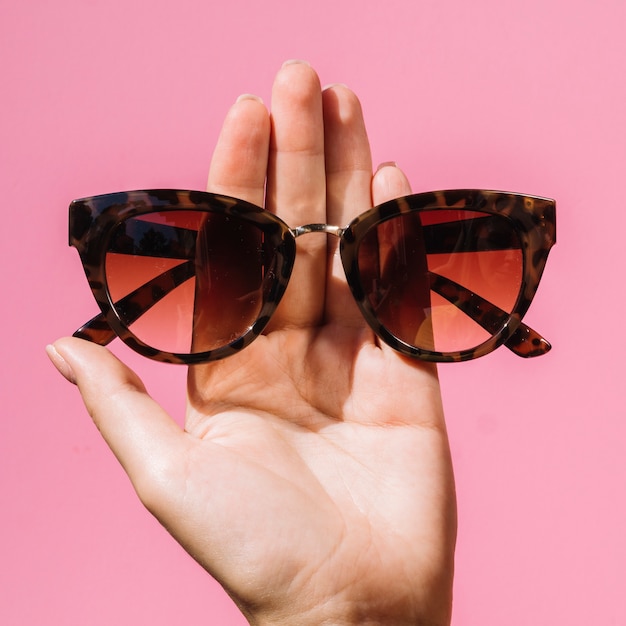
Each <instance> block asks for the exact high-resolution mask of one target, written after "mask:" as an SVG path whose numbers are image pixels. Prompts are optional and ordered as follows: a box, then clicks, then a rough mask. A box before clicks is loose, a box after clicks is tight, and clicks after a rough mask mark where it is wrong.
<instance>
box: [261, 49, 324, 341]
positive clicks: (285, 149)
mask: <svg viewBox="0 0 626 626" xmlns="http://www.w3.org/2000/svg"><path fill="white" fill-rule="evenodd" d="M271 119H272V132H271V137H270V153H269V166H268V179H267V199H266V206H267V208H268V209H269V210H270V211H273V212H274V213H276V214H277V215H278V216H280V217H281V218H282V219H283V220H284V221H285V222H286V223H287V224H288V225H289V226H290V227H292V228H293V227H296V226H301V225H303V224H311V223H319V222H322V223H323V222H325V221H326V174H325V166H324V120H323V112H322V93H321V87H320V82H319V78H318V76H317V74H316V73H315V71H314V70H313V69H312V68H311V67H310V66H309V65H308V64H307V63H304V62H300V61H288V62H287V63H285V64H284V65H283V67H282V68H281V69H280V71H279V72H278V74H277V76H276V80H275V81H274V86H273V89H272V107H271ZM297 248H298V252H297V255H296V262H295V265H294V269H293V273H292V276H291V280H290V282H289V287H288V289H287V291H286V293H285V296H284V298H283V300H282V302H281V304H280V306H279V308H278V310H277V312H276V314H275V316H274V318H273V319H272V323H271V326H270V328H271V329H276V328H285V327H287V328H294V327H295V328H302V327H307V326H315V325H317V324H318V323H319V322H320V321H321V319H322V315H323V311H324V283H325V276H326V236H325V235H322V234H318V233H315V234H311V235H307V236H305V237H302V238H301V239H298V246H297Z"/></svg>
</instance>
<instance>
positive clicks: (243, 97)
mask: <svg viewBox="0 0 626 626" xmlns="http://www.w3.org/2000/svg"><path fill="white" fill-rule="evenodd" d="M242 100H256V101H257V102H260V103H261V104H263V100H262V99H261V98H259V96H255V95H254V94H253V93H242V94H241V95H240V96H239V97H238V98H237V100H236V101H235V102H241V101H242Z"/></svg>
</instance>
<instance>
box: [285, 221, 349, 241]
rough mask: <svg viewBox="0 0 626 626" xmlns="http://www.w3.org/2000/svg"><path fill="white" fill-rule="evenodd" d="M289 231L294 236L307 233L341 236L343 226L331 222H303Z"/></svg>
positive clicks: (343, 229)
mask: <svg viewBox="0 0 626 626" xmlns="http://www.w3.org/2000/svg"><path fill="white" fill-rule="evenodd" d="M290 231H291V234H292V235H293V236H294V238H295V237H300V235H306V234H308V233H326V234H327V235H334V236H335V237H341V236H342V235H343V233H344V231H345V228H341V227H340V226H333V225H332V224H304V225H303V226H298V227H297V228H291V229H290Z"/></svg>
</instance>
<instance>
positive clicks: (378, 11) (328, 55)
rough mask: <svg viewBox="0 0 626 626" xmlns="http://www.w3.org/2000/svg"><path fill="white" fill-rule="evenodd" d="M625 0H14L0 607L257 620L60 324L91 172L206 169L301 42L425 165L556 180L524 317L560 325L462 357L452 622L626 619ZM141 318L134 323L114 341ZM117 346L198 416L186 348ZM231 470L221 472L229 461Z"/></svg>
mask: <svg viewBox="0 0 626 626" xmlns="http://www.w3.org/2000/svg"><path fill="white" fill-rule="evenodd" d="M624 7H625V5H624V3H623V2H621V0H612V1H611V0H600V1H598V2H593V3H592V2H571V1H566V0H526V1H524V2H520V1H519V0H515V1H512V0H473V1H472V2H466V1H465V0H456V1H446V0H416V1H409V0H404V1H400V0H384V1H379V2H373V1H367V0H360V1H357V0H353V1H345V2H342V1H341V0H315V2H297V1H294V0H265V1H264V2H252V1H246V0H226V1H224V2H220V3H217V2H211V1H206V0H178V1H177V2H166V1H164V0H152V1H150V2H147V1H146V2H140V1H138V0H131V1H128V0H89V1H86V0H64V1H62V2H44V1H43V0H30V1H28V0H27V1H25V2H12V3H10V2H8V1H7V0H4V1H3V2H2V3H1V6H0V63H1V65H0V71H1V75H2V95H1V97H0V113H1V114H0V179H1V183H2V187H1V189H2V194H3V198H4V200H3V203H2V205H3V206H2V213H3V219H2V222H1V224H2V228H1V229H0V239H1V241H0V254H2V265H1V269H0V272H1V274H0V276H1V278H2V294H3V295H2V320H3V322H4V324H3V330H4V332H3V342H2V352H3V355H4V356H3V358H2V365H1V368H2V376H1V379H0V385H1V388H0V393H1V398H2V404H1V406H2V409H1V410H2V416H1V419H0V448H1V449H0V498H1V500H0V501H1V505H0V506H1V507H2V509H1V514H0V524H1V531H2V532H1V533H0V623H2V624H11V625H16V624H26V625H35V624H37V625H38V624H53V625H81V626H82V625H85V624H87V625H90V626H99V625H103V626H104V625H107V626H108V625H110V624H120V625H136V624H151V625H154V626H160V625H169V624H174V623H177V624H203V623H208V624H233V625H238V624H242V623H243V620H242V618H241V617H240V616H238V614H237V611H236V610H235V608H234V607H233V605H232V603H231V602H230V600H229V599H228V598H227V597H226V595H225V594H224V593H223V591H222V590H221V588H220V587H219V586H218V585H217V584H216V583H215V582H213V581H212V580H211V579H210V578H209V577H208V576H207V575H206V574H205V573H204V572H203V571H202V570H201V569H200V568H199V566H197V565H196V564H195V563H194V562H193V561H192V560H191V559H190V558H189V557H188V556H187V555H186V554H185V553H184V552H183V551H182V550H181V549H180V548H179V547H178V546H177V544H176V543H175V542H174V541H173V540H172V539H171V538H170V537H169V535H167V533H166V532H165V531H164V530H163V529H162V528H161V527H160V526H159V524H158V523H157V522H156V521H155V520H154V519H153V518H152V517H151V516H150V515H149V514H148V513H147V512H145V511H144V510H143V508H142V507H141V505H140V504H139V503H138V502H137V500H136V498H135V496H134V493H133V491H132V489H131V487H130V484H129V482H128V481H127V479H126V478H125V476H124V475H123V472H122V470H121V469H120V468H119V466H118V465H117V462H116V461H115V460H114V458H113V457H112V455H111V454H110V453H109V451H108V449H107V448H106V447H105V444H104V443H103V442H102V441H101V439H100V437H99V435H98V433H97V431H96V429H95V428H94V427H93V425H92V423H91V420H90V419H89V417H88V416H87V414H86V412H85V410H84V408H83V406H82V404H81V402H80V399H79V397H78V395H77V393H76V391H75V389H73V388H72V387H71V386H70V385H69V384H67V383H65V382H64V381H63V380H62V379H61V377H60V376H59V375H58V374H57V373H56V371H54V370H53V368H52V367H51V365H50V364H49V363H48V362H47V359H46V356H45V354H44V346H45V344H46V343H47V342H49V341H52V340H54V339H55V338H56V337H58V336H60V335H63V334H68V333H71V332H72V331H73V330H74V329H75V328H76V327H77V326H78V325H79V324H81V323H82V322H84V321H86V320H87V319H88V318H89V317H90V316H91V315H92V314H93V313H94V312H95V303H94V302H93V301H92V297H91V294H90V293H89V290H88V288H87V284H86V281H85V278H84V275H83V274H82V269H81V267H80V264H79V260H78V256H77V255H76V253H75V251H73V250H71V249H70V248H68V247H67V205H68V203H69V201H70V200H71V199H72V198H74V197H79V196H83V195H89V194H95V193H103V192H108V191H115V190H121V189H128V188H137V187H159V186H172V187H183V188H185V187H188V188H197V189H202V188H203V186H204V183H205V177H206V171H207V166H208V162H209V158H210V155H211V150H212V146H213V145H214V142H215V139H216V136H217V132H218V129H219V125H220V123H221V120H222V118H223V116H224V114H225V112H226V110H227V108H228V107H229V105H230V104H231V102H233V101H234V99H235V98H236V97H237V95H239V94H240V93H242V92H255V93H258V94H259V95H261V96H262V97H263V98H264V99H265V100H266V102H268V101H269V91H270V86H271V81H272V78H273V75H274V73H275V71H276V70H277V68H278V67H279V66H280V64H281V63H282V61H283V60H285V59H288V58H305V59H307V60H308V61H310V62H311V63H312V64H313V65H314V66H315V67H316V68H317V69H318V71H319V73H320V76H321V80H322V82H323V83H330V82H345V83H347V84H348V85H349V86H350V87H351V88H353V89H354V90H355V91H356V92H357V93H358V94H359V95H360V97H361V99H362V103H363V107H364V110H365V115H366V118H367V120H368V127H369V132H370V137H371V141H372V147H373V152H374V159H375V160H376V161H377V162H380V161H387V160H397V161H398V163H399V164H400V165H401V166H402V167H403V168H404V169H405V170H406V171H407V173H408V174H409V176H410V178H411V180H412V182H413V186H414V189H415V190H416V191H421V190H429V189H439V188H447V187H486V188H499V189H505V190H511V191H521V192H526V193H534V194H539V195H546V196H550V197H554V198H556V199H557V201H558V243H557V246H556V247H555V248H554V250H553V252H552V255H551V258H550V259H549V261H548V266H547V270H546V274H545V276H544V279H543V282H542V284H541V287H540V289H539V292H538V295H537V298H536V301H535V302H534V304H533V306H532V307H531V310H530V312H529V314H528V316H527V318H526V319H527V321H528V323H529V324H530V325H532V326H533V327H535V328H536V329H537V330H539V331H540V332H541V333H543V334H545V336H546V337H547V338H548V339H549V340H550V341H551V342H552V343H553V345H554V349H553V351H552V353H550V354H549V355H548V356H545V357H543V358H541V359H537V360H530V361H524V360H521V359H518V358H517V357H515V356H513V355H512V354H511V353H509V352H508V351H507V350H500V351H498V352H497V353H494V354H492V355H490V356H488V357H486V358H484V359H482V360H479V361H476V362H472V363H467V364H461V365H448V366H443V367H441V368H440V372H441V379H442V383H443V389H444V394H445V396H444V397H445V403H446V410H447V419H448V424H449V430H450V437H451V443H452V449H453V455H454V463H455V471H456V476H457V488H458V500H459V516H460V528H459V541H458V552H457V555H458V557H457V577H456V586H455V587H456V588H455V608H454V620H453V623H454V624H455V625H456V626H502V625H503V624H506V625H507V626H521V625H524V626H526V625H532V626H541V625H546V626H547V625H554V624H568V625H569V626H578V625H585V626H587V625H589V624H602V625H611V624H620V625H621V624H626V594H625V593H624V591H625V583H624V571H625V568H626V494H625V489H624V488H625V487H626V454H625V453H624V451H625V448H626V419H625V417H626V410H625V391H624V389H625V387H624V382H623V379H624V365H623V355H624V353H625V352H626V340H625V338H624V337H625V333H624V322H623V319H624V311H625V308H624V306H625V304H626V301H625V297H624V293H625V291H624V266H625V262H624V251H623V250H624V232H625V230H626V211H625V208H624V199H623V198H624V194H623V193H622V190H621V186H622V185H623V184H624V181H625V179H626V130H625V129H626V123H625V115H626V114H625V111H626V106H625V105H626V80H625V79H624V66H625V62H626V36H625V35H624V25H625V24H626V10H625V8H624ZM117 343H119V342H117ZM114 350H115V351H116V352H117V353H118V354H120V355H122V356H123V357H124V358H125V359H126V360H127V361H128V362H129V363H130V364H131V365H133V366H135V367H136V369H138V370H139V371H140V373H141V374H142V376H143V378H144V380H145V381H146V383H147V385H148V387H149V389H150V390H151V392H152V394H153V395H154V396H156V397H157V398H158V399H159V400H160V401H161V402H163V403H164V404H165V405H166V406H167V407H168V408H169V410H170V411H171V412H172V413H173V414H175V415H176V416H177V417H180V416H181V415H182V412H183V401H184V391H183V388H184V374H185V373H184V370H183V368H177V367H172V366H163V365H158V364H154V363H151V362H148V361H146V360H142V359H140V358H138V357H135V356H134V355H132V354H130V352H129V351H128V350H127V349H126V348H125V347H124V346H120V345H116V346H115V348H114ZM216 480H220V477H216Z"/></svg>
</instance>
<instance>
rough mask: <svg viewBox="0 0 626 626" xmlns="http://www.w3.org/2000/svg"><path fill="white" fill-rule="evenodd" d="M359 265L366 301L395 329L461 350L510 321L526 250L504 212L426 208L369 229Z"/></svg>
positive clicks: (427, 345) (433, 347) (420, 341)
mask: <svg viewBox="0 0 626 626" xmlns="http://www.w3.org/2000/svg"><path fill="white" fill-rule="evenodd" d="M358 266H359V273H360V279H361V286H362V288H363V290H364V293H365V297H366V299H367V303H368V305H369V307H370V309H371V311H372V312H373V313H374V315H375V316H376V318H377V319H378V321H379V322H380V323H381V324H382V325H383V326H384V327H385V328H386V329H387V330H388V331H389V332H391V334H393V335H394V336H395V337H397V338H398V339H400V340H402V341H403V342H405V343H407V344H409V345H411V346H413V347H416V348H420V349H422V350H429V351H435V352H458V351H462V350H469V349H472V348H475V347H476V346H478V345H480V344H482V343H484V342H485V341H487V340H488V339H489V338H490V337H492V336H493V335H494V334H496V333H497V332H498V331H499V330H500V329H501V328H502V327H503V325H504V324H505V323H506V321H507V320H508V315H509V314H510V313H511V311H512V310H513V309H514V306H515V303H516V301H517V298H518V295H519V293H520V289H521V284H522V274H523V255H522V245H521V242H520V240H519V237H518V235H517V233H516V231H515V228H514V226H513V223H512V222H511V221H510V220H509V219H508V218H506V217H504V216H501V215H492V214H488V213H482V212H479V211H467V210H455V209H452V210H448V209H445V210H430V211H428V210H427V211H421V212H413V213H403V214H400V215H397V216H395V217H392V218H390V219H388V220H386V221H384V222H382V223H379V224H378V225H376V226H374V227H372V228H371V229H370V230H369V231H368V232H367V233H366V234H365V236H364V237H363V239H362V240H361V244H360V246H359V250H358Z"/></svg>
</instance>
